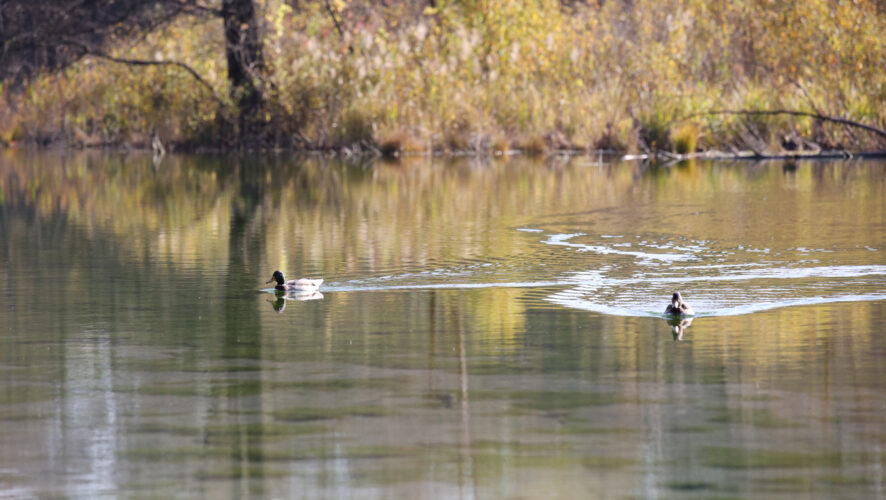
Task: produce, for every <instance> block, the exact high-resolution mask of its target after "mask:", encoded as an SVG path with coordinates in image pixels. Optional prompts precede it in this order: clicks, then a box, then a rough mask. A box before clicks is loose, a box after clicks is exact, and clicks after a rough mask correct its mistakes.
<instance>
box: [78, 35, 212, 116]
mask: <svg viewBox="0 0 886 500" xmlns="http://www.w3.org/2000/svg"><path fill="white" fill-rule="evenodd" d="M62 43H64V44H66V45H71V46H74V47H77V48H79V49H80V50H81V51H83V55H85V56H91V57H95V58H98V59H104V60H106V61H111V62H115V63H120V64H127V65H130V66H173V67H177V68H181V69H183V70H185V71H186V72H187V73H188V74H190V75H191V76H192V77H194V79H195V80H197V82H198V83H199V84H200V85H202V86H203V87H204V88H205V89H206V90H208V91H209V94H210V95H211V96H212V98H213V99H214V100H215V102H216V103H218V105H219V108H220V110H221V111H222V113H224V112H225V109H226V108H227V104H226V103H225V101H224V100H223V99H222V98H221V97H219V95H218V93H217V92H216V91H215V88H213V87H212V85H210V84H209V82H207V81H206V80H205V79H203V77H202V76H200V73H197V71H196V70H195V69H194V68H192V67H190V66H189V65H187V64H185V63H183V62H180V61H152V60H148V59H128V58H124V57H115V56H112V55H110V54H106V53H105V52H102V51H100V50H95V49H90V48H89V47H87V46H86V45H84V44H82V43H80V42H75V41H70V40H65V41H63V42H62Z"/></svg>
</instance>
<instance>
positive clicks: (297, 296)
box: [268, 290, 323, 313]
mask: <svg viewBox="0 0 886 500" xmlns="http://www.w3.org/2000/svg"><path fill="white" fill-rule="evenodd" d="M274 294H275V295H276V296H277V298H276V299H275V300H269V301H268V302H270V303H271V307H273V308H274V310H275V311H277V312H278V313H282V312H283V311H284V310H285V309H286V302H287V301H289V300H302V301H304V300H319V299H322V298H323V294H322V293H320V292H318V291H316V290H314V291H303V290H299V291H294V292H285V291H283V290H276V291H275V293H274Z"/></svg>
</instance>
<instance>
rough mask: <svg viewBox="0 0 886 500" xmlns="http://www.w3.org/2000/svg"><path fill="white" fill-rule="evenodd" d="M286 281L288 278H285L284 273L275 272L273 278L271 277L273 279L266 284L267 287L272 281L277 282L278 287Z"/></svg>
mask: <svg viewBox="0 0 886 500" xmlns="http://www.w3.org/2000/svg"><path fill="white" fill-rule="evenodd" d="M285 280H286V278H284V277H283V273H282V272H281V271H274V274H273V276H271V279H269V280H268V281H265V284H266V285H267V284H268V283H270V282H272V281H276V282H277V284H278V285H282V284H283V282H284V281H285Z"/></svg>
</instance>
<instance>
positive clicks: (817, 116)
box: [684, 109, 886, 138]
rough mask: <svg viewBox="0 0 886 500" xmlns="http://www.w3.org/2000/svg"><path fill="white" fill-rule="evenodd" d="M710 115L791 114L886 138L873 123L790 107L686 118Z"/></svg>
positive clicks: (715, 113)
mask: <svg viewBox="0 0 886 500" xmlns="http://www.w3.org/2000/svg"><path fill="white" fill-rule="evenodd" d="M710 115H745V116H753V115H764V116H765V115H790V116H805V117H809V118H815V119H817V120H821V121H824V122H833V123H840V124H842V125H848V126H850V127H856V128H860V129H862V130H867V131H868V132H872V133H874V134H877V135H879V136H880V137H884V138H886V130H883V129H881V128H877V127H874V126H872V125H867V124H864V123H860V122H857V121H854V120H849V119H846V118H840V117H837V116H827V115H823V114H820V113H810V112H808V111H794V110H790V109H762V110H751V109H737V110H726V109H719V110H712V111H702V112H699V113H692V114H689V115H686V116H685V117H684V119H688V118H696V117H699V116H710Z"/></svg>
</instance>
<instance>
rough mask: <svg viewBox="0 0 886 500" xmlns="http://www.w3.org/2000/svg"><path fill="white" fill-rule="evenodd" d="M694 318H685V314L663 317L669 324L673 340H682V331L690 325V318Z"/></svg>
mask: <svg viewBox="0 0 886 500" xmlns="http://www.w3.org/2000/svg"><path fill="white" fill-rule="evenodd" d="M693 319H695V318H687V317H685V316H671V317H669V318H665V321H667V322H668V325H670V326H671V330H672V331H673V334H674V340H683V333H685V332H686V329H687V328H689V326H690V325H692V320H693Z"/></svg>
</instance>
